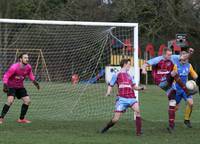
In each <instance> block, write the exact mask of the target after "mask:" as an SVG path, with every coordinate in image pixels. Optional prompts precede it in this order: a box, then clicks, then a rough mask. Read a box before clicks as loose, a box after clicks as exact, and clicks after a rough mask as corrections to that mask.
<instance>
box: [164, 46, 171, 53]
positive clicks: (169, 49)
mask: <svg viewBox="0 0 200 144" xmlns="http://www.w3.org/2000/svg"><path fill="white" fill-rule="evenodd" d="M167 51H170V52H172V49H171V48H168V47H165V48H164V49H163V54H166V53H167Z"/></svg>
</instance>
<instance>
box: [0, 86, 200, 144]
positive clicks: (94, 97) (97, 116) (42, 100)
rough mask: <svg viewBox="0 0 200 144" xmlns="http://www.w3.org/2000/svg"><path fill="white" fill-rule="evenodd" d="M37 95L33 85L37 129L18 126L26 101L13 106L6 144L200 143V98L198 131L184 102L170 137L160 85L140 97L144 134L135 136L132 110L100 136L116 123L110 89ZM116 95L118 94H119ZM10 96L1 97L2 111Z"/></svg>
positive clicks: (47, 90)
mask: <svg viewBox="0 0 200 144" xmlns="http://www.w3.org/2000/svg"><path fill="white" fill-rule="evenodd" d="M41 85H42V89H41V90H40V91H37V90H36V89H35V88H34V87H33V86H32V85H30V84H29V83H27V89H28V93H29V94H31V98H32V105H31V106H30V109H29V112H28V114H27V117H28V118H30V119H31V120H32V123H31V124H18V123H16V119H17V118H18V115H19V112H20V105H21V101H19V100H16V102H15V103H14V104H13V106H12V107H11V109H10V111H9V113H8V115H7V116H6V119H5V123H3V124H2V125H0V144H36V143H40V144H55V143H56V144H62V143H63V144H115V143H117V144H129V143H137V144H140V143H141V144H157V143H158V144H160V143H162V144H165V143H166V144H167V143H171V144H179V143H180V144H185V143H199V136H200V134H199V129H200V119H199V117H200V97H199V95H195V96H194V101H195V104H194V110H193V114H192V122H193V128H192V129H188V128H186V127H184V125H183V112H184V103H182V105H181V108H180V110H179V111H178V112H177V116H176V120H177V121H176V130H175V133H174V134H168V133H167V131H166V127H167V124H168V122H167V97H166V96H165V94H164V92H162V91H161V90H160V89H159V88H158V87H156V86H148V90H146V91H145V92H143V93H140V103H141V113H142V117H143V131H144V135H142V136H141V137H137V136H135V124H134V122H133V113H132V111H131V110H129V111H128V112H127V113H125V114H124V115H123V116H122V118H121V119H120V121H119V123H118V124H117V125H115V126H114V127H113V128H112V129H110V130H109V131H108V133H105V134H100V133H98V131H99V130H100V129H101V128H102V127H103V126H104V125H105V124H106V123H107V122H108V120H110V118H111V116H112V114H113V112H112V111H113V110H114V100H115V99H114V96H113V97H104V94H105V92H106V85H105V84H95V85H84V84H80V85H77V86H71V85H70V84H59V83H57V84H55V83H54V84H53V83H51V84H50V83H49V84H47V83H42V84H41ZM113 93H116V89H114V91H113ZM5 100H6V96H5V94H3V93H0V110H1V108H2V106H3V104H4V102H5Z"/></svg>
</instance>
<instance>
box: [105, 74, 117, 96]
mask: <svg viewBox="0 0 200 144" xmlns="http://www.w3.org/2000/svg"><path fill="white" fill-rule="evenodd" d="M116 81H117V75H116V74H114V75H113V76H112V78H111V81H110V82H109V84H108V88H107V92H106V96H110V93H111V91H112V87H113V86H114V85H115V83H116Z"/></svg>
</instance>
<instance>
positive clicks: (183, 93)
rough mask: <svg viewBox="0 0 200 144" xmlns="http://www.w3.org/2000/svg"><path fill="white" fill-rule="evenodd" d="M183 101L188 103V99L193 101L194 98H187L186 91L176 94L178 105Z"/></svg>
mask: <svg viewBox="0 0 200 144" xmlns="http://www.w3.org/2000/svg"><path fill="white" fill-rule="evenodd" d="M182 99H184V100H185V101H187V100H188V99H192V96H191V95H190V96H187V95H186V93H185V92H184V91H181V92H177V93H176V104H179V103H180V102H181V100H182Z"/></svg>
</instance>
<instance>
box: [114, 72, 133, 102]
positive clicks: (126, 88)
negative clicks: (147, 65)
mask: <svg viewBox="0 0 200 144" xmlns="http://www.w3.org/2000/svg"><path fill="white" fill-rule="evenodd" d="M117 85H118V96H120V97H124V98H135V93H134V90H133V86H134V85H135V82H134V79H133V78H132V77H131V76H130V75H129V74H128V73H127V72H124V71H121V72H119V73H118V75H117Z"/></svg>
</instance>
